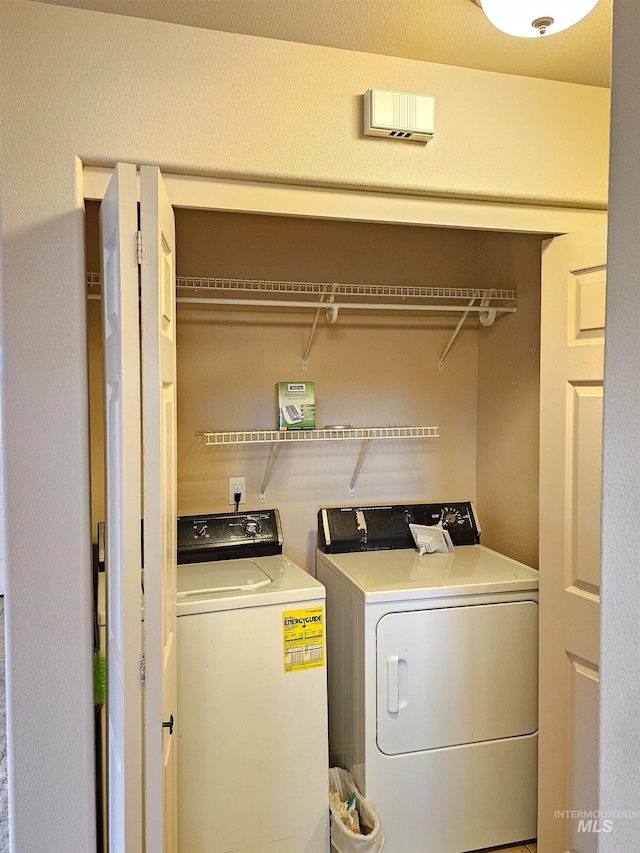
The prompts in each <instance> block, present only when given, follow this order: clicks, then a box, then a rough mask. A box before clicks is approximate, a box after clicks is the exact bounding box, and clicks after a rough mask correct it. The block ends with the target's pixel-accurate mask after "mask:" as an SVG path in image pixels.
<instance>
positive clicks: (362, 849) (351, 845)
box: [329, 767, 384, 853]
mask: <svg viewBox="0 0 640 853" xmlns="http://www.w3.org/2000/svg"><path fill="white" fill-rule="evenodd" d="M329 808H330V810H331V846H332V850H335V851H336V853H380V850H382V848H383V846H384V833H383V832H382V829H381V828H380V819H379V818H378V813H377V812H376V810H375V808H374V807H373V805H372V804H371V803H370V802H369V800H365V798H364V797H363V796H362V794H361V793H360V791H358V789H357V788H356V784H355V782H354V781H353V778H352V776H351V775H350V774H349V773H347V771H346V770H343V769H342V768H341V767H331V768H330V769H329Z"/></svg>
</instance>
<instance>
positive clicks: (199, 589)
mask: <svg viewBox="0 0 640 853" xmlns="http://www.w3.org/2000/svg"><path fill="white" fill-rule="evenodd" d="M324 597H325V590H324V587H323V586H322V584H321V583H319V582H318V581H317V580H316V579H315V578H314V577H312V576H311V575H310V574H309V573H308V572H305V571H304V569H301V568H300V566H297V565H296V564H295V563H292V562H291V560H289V559H287V557H285V556H284V555H282V554H274V555H271V556H269V557H255V558H254V559H253V560H249V559H244V558H243V559H239V560H216V561H212V562H208V563H188V564H185V565H182V566H178V616H185V615H189V614H191V615H193V614H196V613H213V612H215V611H219V610H237V609H241V608H247V607H265V606H270V605H273V604H287V603H291V602H297V601H311V600H317V599H323V598H324Z"/></svg>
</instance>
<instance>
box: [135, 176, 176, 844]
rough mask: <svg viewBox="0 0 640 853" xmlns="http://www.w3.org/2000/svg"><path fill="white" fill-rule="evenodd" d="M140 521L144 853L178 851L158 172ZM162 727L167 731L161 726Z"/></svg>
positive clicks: (148, 180) (163, 242)
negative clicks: (142, 536)
mask: <svg viewBox="0 0 640 853" xmlns="http://www.w3.org/2000/svg"><path fill="white" fill-rule="evenodd" d="M140 189H141V195H140V227H141V232H142V247H143V248H142V312H141V316H142V422H143V448H144V453H143V459H144V471H143V477H144V520H145V654H146V671H147V681H146V689H145V831H146V849H147V850H149V851H154V853H155V851H158V853H159V851H164V853H173V851H175V850H177V811H176V810H177V792H176V779H177V773H176V743H177V727H178V725H179V720H178V718H177V654H176V515H177V511H176V476H177V475H176V351H175V310H176V309H175V305H176V301H175V226H174V217H173V209H172V208H171V205H170V203H169V200H168V198H167V194H166V191H165V188H164V184H163V181H162V176H161V175H160V171H159V170H158V169H157V168H156V167H155V166H142V167H141V169H140ZM167 724H168V725H167Z"/></svg>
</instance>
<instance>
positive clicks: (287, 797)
mask: <svg viewBox="0 0 640 853" xmlns="http://www.w3.org/2000/svg"><path fill="white" fill-rule="evenodd" d="M177 609H178V635H177V639H178V842H179V849H180V850H182V851H188V853H200V851H202V853H205V851H206V853H230V851H240V850H243V851H251V853H327V851H328V849H329V803H328V747H327V687H326V663H325V637H324V632H325V613H324V611H325V590H324V587H323V586H322V585H321V584H320V583H319V582H318V581H317V580H315V579H314V578H313V577H312V576H311V575H309V574H308V573H307V572H305V571H304V570H303V569H301V568H300V567H299V566H297V565H295V564H294V563H293V562H292V561H291V560H289V559H288V558H287V557H286V556H284V555H283V554H282V530H281V525H280V518H279V514H278V511H277V510H262V511H259V512H249V513H244V512H238V513H229V514H215V515H198V516H187V517H181V518H179V519H178V605H177Z"/></svg>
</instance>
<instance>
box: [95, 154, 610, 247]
mask: <svg viewBox="0 0 640 853" xmlns="http://www.w3.org/2000/svg"><path fill="white" fill-rule="evenodd" d="M114 165H115V164H114ZM160 170H161V172H162V177H163V179H164V182H165V185H166V188H167V193H168V196H169V201H170V202H171V204H172V206H173V207H184V208H194V209H200V210H220V211H228V212H230V213H252V214H262V215H266V216H293V217H302V218H310V219H334V220H344V221H350V222H378V223H383V224H387V225H417V226H431V227H437V228H462V229H472V230H477V231H512V232H523V233H530V234H549V235H557V234H566V233H567V232H568V231H578V230H581V229H583V228H589V227H590V226H591V225H599V224H600V223H602V222H606V220H607V211H606V210H593V209H587V208H573V207H552V206H544V205H530V204H517V203H515V202H514V203H509V202H496V201H484V200H465V199H455V198H445V197H436V196H417V195H409V194H407V193H386V192H376V191H369V190H357V189H334V188H329V187H314V186H305V185H303V184H276V183H270V182H267V181H255V180H249V179H247V180H242V179H230V178H213V177H201V176H196V175H177V174H172V173H171V172H166V171H164V170H163V169H162V166H160ZM111 171H112V168H111V167H103V166H84V167H83V170H82V179H83V194H84V198H85V200H86V201H101V200H102V198H103V196H104V193H105V191H106V188H107V184H108V182H109V175H110V174H111ZM138 196H139V191H138Z"/></svg>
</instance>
